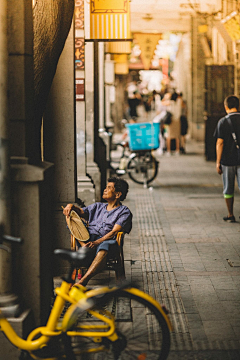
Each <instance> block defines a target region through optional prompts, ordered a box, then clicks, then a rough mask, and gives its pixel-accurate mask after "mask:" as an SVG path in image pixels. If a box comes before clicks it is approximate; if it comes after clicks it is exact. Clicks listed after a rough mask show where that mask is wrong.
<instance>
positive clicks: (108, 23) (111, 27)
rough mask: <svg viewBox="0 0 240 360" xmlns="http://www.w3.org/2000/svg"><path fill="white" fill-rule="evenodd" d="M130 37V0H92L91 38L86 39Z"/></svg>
mask: <svg viewBox="0 0 240 360" xmlns="http://www.w3.org/2000/svg"><path fill="white" fill-rule="evenodd" d="M130 38H131V34H130V10H129V0H91V3H90V39H86V40H100V41H106V40H127V39H130Z"/></svg>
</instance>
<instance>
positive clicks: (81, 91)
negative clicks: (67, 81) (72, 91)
mask: <svg viewBox="0 0 240 360" xmlns="http://www.w3.org/2000/svg"><path fill="white" fill-rule="evenodd" d="M75 84H76V85H75V86H76V100H77V101H84V100H85V86H84V79H76V80H75Z"/></svg>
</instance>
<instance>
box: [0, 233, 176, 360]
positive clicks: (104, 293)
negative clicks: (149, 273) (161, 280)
mask: <svg viewBox="0 0 240 360" xmlns="http://www.w3.org/2000/svg"><path fill="white" fill-rule="evenodd" d="M5 240H7V241H11V242H12V241H15V238H13V237H6V236H5V237H4V241H5ZM0 242H1V241H0ZM1 247H2V246H1ZM2 248H3V247H2ZM88 250H89V249H88V248H86V247H84V248H81V249H80V250H79V251H74V252H73V251H71V250H63V249H57V250H55V251H54V254H55V256H57V257H58V258H60V259H64V260H67V261H68V262H69V264H70V269H69V273H68V275H67V277H66V278H64V279H63V281H62V284H61V286H60V287H59V288H56V289H55V292H56V294H57V295H56V299H55V302H54V305H53V307H52V310H51V313H50V315H49V319H48V321H47V324H46V326H41V327H38V328H36V329H34V330H33V331H32V332H31V333H30V334H29V335H28V337H27V339H26V340H24V339H22V338H20V337H19V336H18V335H17V334H16V332H15V331H14V330H13V328H12V327H11V325H10V323H9V322H8V320H7V319H6V318H5V316H4V311H2V312H0V328H1V331H3V333H4V334H5V335H6V337H7V338H8V340H9V341H10V342H11V343H12V344H13V345H14V346H16V347H18V348H19V349H22V350H23V352H22V356H21V359H26V358H27V357H25V355H24V354H30V356H31V357H32V358H33V359H48V360H57V359H68V360H76V359H82V360H86V359H89V360H91V359H94V360H103V359H109V360H110V359H112V360H118V359H119V360H120V359H124V360H128V359H129V360H130V359H135V360H140V359H142V360H143V359H146V360H147V359H152V360H155V359H158V360H165V359H167V357H168V354H169V350H170V330H171V324H170V321H169V318H168V316H167V311H166V310H165V309H164V308H163V307H161V306H160V304H159V303H158V302H157V301H156V300H154V299H153V298H152V297H151V296H149V295H147V294H145V293H144V292H142V291H140V290H138V289H136V288H133V287H130V286H129V285H122V286H119V287H117V286H115V287H112V288H110V287H101V288H97V289H87V288H84V287H82V286H77V285H75V286H73V287H71V288H70V285H71V284H72V276H71V275H72V271H73V269H75V268H76V267H82V266H84V263H85V262H86V258H87V255H88V254H87V251H88ZM66 303H68V304H69V305H70V306H69V308H68V310H67V311H66V312H65V314H63V316H62V315H61V314H62V313H63V310H64V306H65V304H66ZM8 316H9V314H8Z"/></svg>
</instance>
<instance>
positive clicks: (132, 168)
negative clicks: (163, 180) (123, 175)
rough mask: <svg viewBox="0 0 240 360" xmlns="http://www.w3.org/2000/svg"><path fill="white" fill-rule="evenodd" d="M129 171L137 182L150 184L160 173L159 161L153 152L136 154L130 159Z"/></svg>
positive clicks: (131, 177) (130, 175)
mask: <svg viewBox="0 0 240 360" xmlns="http://www.w3.org/2000/svg"><path fill="white" fill-rule="evenodd" d="M127 173H128V175H129V177H130V179H132V180H133V181H134V182H136V183H137V184H145V183H147V184H149V183H150V182H151V181H153V180H154V179H155V177H156V176H157V173H158V161H157V160H156V159H155V158H154V157H153V156H152V155H151V153H145V154H136V155H135V156H134V157H132V159H131V160H130V161H129V163H128V166H127Z"/></svg>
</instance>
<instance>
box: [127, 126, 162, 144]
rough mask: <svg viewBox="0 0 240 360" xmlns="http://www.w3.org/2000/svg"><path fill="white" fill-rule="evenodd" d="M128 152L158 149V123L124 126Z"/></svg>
mask: <svg viewBox="0 0 240 360" xmlns="http://www.w3.org/2000/svg"><path fill="white" fill-rule="evenodd" d="M126 127H127V130H128V135H129V147H130V150H151V149H157V148H159V129H160V125H159V123H152V124H151V123H139V124H126Z"/></svg>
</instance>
